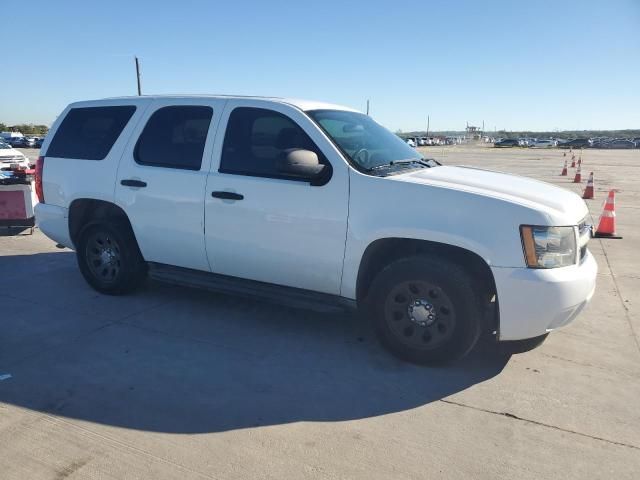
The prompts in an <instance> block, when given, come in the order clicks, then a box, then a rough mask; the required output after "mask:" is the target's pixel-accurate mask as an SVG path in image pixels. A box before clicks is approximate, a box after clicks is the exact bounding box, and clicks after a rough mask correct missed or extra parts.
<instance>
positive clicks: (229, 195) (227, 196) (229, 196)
mask: <svg viewBox="0 0 640 480" xmlns="http://www.w3.org/2000/svg"><path fill="white" fill-rule="evenodd" d="M211 196H212V197H213V198H222V199H223V200H242V199H243V198H244V195H241V194H239V193H235V192H211Z"/></svg>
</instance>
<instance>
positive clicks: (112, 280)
mask: <svg viewBox="0 0 640 480" xmlns="http://www.w3.org/2000/svg"><path fill="white" fill-rule="evenodd" d="M76 257H77V260H78V266H79V267H80V271H81V272H82V275H83V276H84V278H85V280H86V281H87V282H88V283H89V285H91V286H92V287H93V288H94V289H96V290H97V291H99V292H101V293H106V294H108V295H121V294H125V293H129V292H131V291H133V290H135V289H136V288H137V287H139V286H140V284H141V283H142V282H143V281H144V279H145V277H146V273H147V265H146V263H145V262H144V259H143V258H142V255H141V254H140V250H139V249H138V244H137V242H136V240H135V237H134V236H133V232H131V229H130V228H129V226H128V225H126V224H124V222H100V223H92V224H89V225H87V226H86V227H85V228H84V229H83V230H82V232H81V233H80V237H79V241H78V245H77V251H76Z"/></svg>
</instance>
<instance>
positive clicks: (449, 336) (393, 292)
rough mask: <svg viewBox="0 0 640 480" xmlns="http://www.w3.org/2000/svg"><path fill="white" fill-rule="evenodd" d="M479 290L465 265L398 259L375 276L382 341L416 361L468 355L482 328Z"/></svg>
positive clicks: (373, 300) (373, 310) (371, 304)
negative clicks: (464, 267) (465, 269)
mask: <svg viewBox="0 0 640 480" xmlns="http://www.w3.org/2000/svg"><path fill="white" fill-rule="evenodd" d="M477 291H478V288H477V285H475V284H474V281H473V279H472V277H471V276H470V275H468V274H467V273H466V272H465V271H464V269H462V268H461V267H460V266H459V265H457V264H455V263H453V262H450V261H447V260H443V259H440V258H436V257H430V256H426V255H420V256H412V257H408V258H403V259H400V260H397V261H395V262H392V263H391V264H390V265H388V266H387V267H385V268H384V269H383V270H382V271H381V272H380V273H379V274H378V275H377V276H376V278H375V279H374V280H373V283H372V285H371V289H370V292H369V295H368V297H367V298H368V301H367V307H368V312H369V314H370V315H371V317H372V319H373V321H374V323H375V328H376V331H377V333H378V336H379V338H380V340H381V342H382V343H383V344H384V345H385V346H386V347H387V348H388V349H389V350H390V351H391V352H392V353H393V354H394V355H396V356H398V357H400V358H402V359H404V360H408V361H410V362H414V363H420V364H428V363H442V362H447V361H450V360H454V359H457V358H461V357H462V356H464V355H466V354H467V353H468V352H469V351H470V350H471V349H472V348H473V346H474V345H475V344H476V342H477V340H478V338H479V336H480V332H481V323H482V322H481V318H482V308H481V301H480V296H479V295H478V294H477Z"/></svg>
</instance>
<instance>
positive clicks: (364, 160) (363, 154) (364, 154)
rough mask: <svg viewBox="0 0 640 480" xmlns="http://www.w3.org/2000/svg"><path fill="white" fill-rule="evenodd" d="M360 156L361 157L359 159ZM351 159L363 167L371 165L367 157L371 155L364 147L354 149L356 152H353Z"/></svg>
mask: <svg viewBox="0 0 640 480" xmlns="http://www.w3.org/2000/svg"><path fill="white" fill-rule="evenodd" d="M360 157H363V158H362V159H360ZM351 158H353V161H354V162H356V163H358V164H359V165H361V166H363V167H365V168H369V167H370V166H371V165H369V159H370V158H371V156H370V155H369V150H367V149H366V148H359V149H358V150H356V153H354V154H353V157H351Z"/></svg>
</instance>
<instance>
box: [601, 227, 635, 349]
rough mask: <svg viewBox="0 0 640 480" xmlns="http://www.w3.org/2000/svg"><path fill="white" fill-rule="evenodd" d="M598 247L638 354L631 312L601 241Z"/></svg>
mask: <svg viewBox="0 0 640 480" xmlns="http://www.w3.org/2000/svg"><path fill="white" fill-rule="evenodd" d="M600 245H601V246H602V253H603V255H604V259H605V261H606V262H607V268H608V269H609V271H610V272H611V279H612V280H613V286H614V287H615V289H616V293H617V294H618V299H619V300H620V304H621V305H622V309H623V310H624V318H625V319H626V320H627V323H628V324H629V328H630V329H631V334H632V335H633V339H634V340H635V342H636V347H637V348H638V352H639V353H640V340H638V334H637V333H636V331H635V329H634V328H633V321H632V320H631V312H629V307H628V306H627V304H626V303H625V301H624V298H623V297H622V292H621V291H620V286H619V285H618V280H617V278H616V275H615V273H613V268H611V262H610V261H609V255H607V249H606V248H605V245H604V243H603V241H602V240H600Z"/></svg>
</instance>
